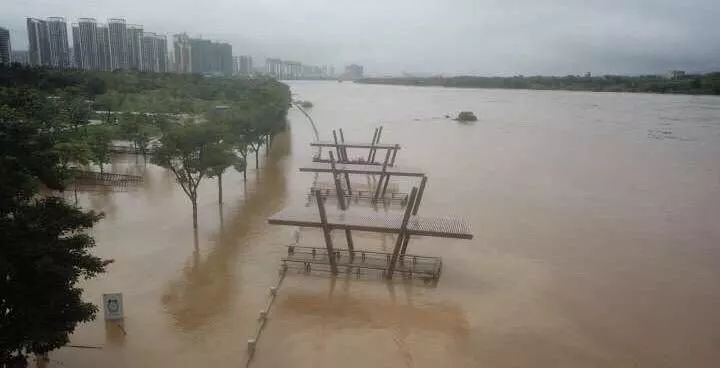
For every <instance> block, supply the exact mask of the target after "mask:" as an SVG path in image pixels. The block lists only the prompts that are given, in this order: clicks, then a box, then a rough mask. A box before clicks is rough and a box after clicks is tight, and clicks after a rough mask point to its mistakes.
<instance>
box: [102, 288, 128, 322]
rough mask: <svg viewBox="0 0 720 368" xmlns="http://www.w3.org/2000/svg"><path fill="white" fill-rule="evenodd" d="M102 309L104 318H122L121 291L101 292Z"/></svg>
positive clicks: (109, 319) (110, 319) (108, 319)
mask: <svg viewBox="0 0 720 368" xmlns="http://www.w3.org/2000/svg"><path fill="white" fill-rule="evenodd" d="M103 309H104V310H105V320H107V321H113V320H118V319H123V318H124V316H123V298H122V293H113V294H103Z"/></svg>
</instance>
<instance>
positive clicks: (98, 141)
mask: <svg viewBox="0 0 720 368" xmlns="http://www.w3.org/2000/svg"><path fill="white" fill-rule="evenodd" d="M112 137H113V132H112V128H111V127H109V126H104V125H94V126H91V127H88V129H87V142H88V148H89V150H90V160H91V161H92V162H94V163H96V164H97V165H98V166H100V173H103V172H104V169H103V168H104V165H105V164H106V163H109V162H110V155H111V152H110V144H111V143H112Z"/></svg>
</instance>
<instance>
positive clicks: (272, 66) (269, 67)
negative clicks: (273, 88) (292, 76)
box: [265, 58, 283, 78]
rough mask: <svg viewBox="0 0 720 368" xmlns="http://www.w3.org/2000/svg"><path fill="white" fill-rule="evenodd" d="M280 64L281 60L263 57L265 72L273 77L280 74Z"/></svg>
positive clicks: (278, 76) (277, 76)
mask: <svg viewBox="0 0 720 368" xmlns="http://www.w3.org/2000/svg"><path fill="white" fill-rule="evenodd" d="M282 64H283V62H282V60H280V59H274V58H268V59H265V73H267V74H269V75H271V76H273V77H275V78H280V75H281V74H282Z"/></svg>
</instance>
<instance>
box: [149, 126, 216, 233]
mask: <svg viewBox="0 0 720 368" xmlns="http://www.w3.org/2000/svg"><path fill="white" fill-rule="evenodd" d="M219 134H220V133H219V131H218V130H217V128H216V127H214V126H211V125H209V124H186V125H179V126H177V127H175V128H172V129H170V130H169V131H167V132H165V134H164V135H163V137H162V138H161V139H160V146H159V147H158V148H157V149H156V150H155V152H154V153H153V161H154V162H155V163H156V164H158V165H160V166H162V167H165V168H167V169H169V170H170V171H172V173H173V174H174V175H175V178H176V179H177V182H178V184H180V187H181V188H182V190H183V191H184V192H185V194H186V195H187V196H188V198H189V199H190V202H191V203H192V213H193V228H197V225H198V222H197V200H198V186H199V185H200V182H201V181H202V179H203V178H206V177H209V176H210V175H213V174H216V173H217V171H216V170H217V169H218V168H219V167H222V166H223V165H224V167H227V166H229V164H228V165H225V162H224V160H226V159H227V156H226V153H227V152H226V151H225V150H227V146H226V145H222V144H218V143H217V142H218V141H219V139H220V136H219Z"/></svg>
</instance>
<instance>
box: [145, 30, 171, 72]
mask: <svg viewBox="0 0 720 368" xmlns="http://www.w3.org/2000/svg"><path fill="white" fill-rule="evenodd" d="M141 70H142V71H145V72H156V73H165V72H167V71H168V51H167V38H166V37H165V36H164V35H159V34H155V33H151V32H145V34H144V35H143V42H142V69H141Z"/></svg>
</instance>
